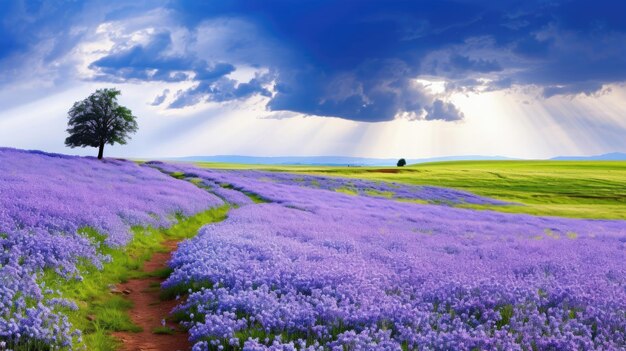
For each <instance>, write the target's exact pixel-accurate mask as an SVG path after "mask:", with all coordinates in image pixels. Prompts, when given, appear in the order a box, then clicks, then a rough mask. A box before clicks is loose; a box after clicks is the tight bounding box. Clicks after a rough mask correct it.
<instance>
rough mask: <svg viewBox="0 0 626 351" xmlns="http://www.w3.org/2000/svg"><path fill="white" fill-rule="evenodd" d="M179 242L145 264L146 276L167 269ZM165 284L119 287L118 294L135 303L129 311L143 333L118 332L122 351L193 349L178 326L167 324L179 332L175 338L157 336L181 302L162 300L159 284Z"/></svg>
mask: <svg viewBox="0 0 626 351" xmlns="http://www.w3.org/2000/svg"><path fill="white" fill-rule="evenodd" d="M177 244H178V242H176V241H168V242H166V243H165V245H164V246H165V247H166V248H167V249H168V252H165V253H160V252H157V253H155V254H154V255H153V256H152V258H151V259H150V260H149V261H147V262H146V263H145V264H144V267H143V269H144V271H145V272H154V271H156V270H159V269H163V268H165V267H167V261H168V260H169V259H170V256H171V252H172V251H174V250H175V249H176V246H177ZM162 281H163V279H161V278H154V277H149V278H142V279H132V280H129V281H128V282H126V283H123V284H118V285H117V290H118V291H120V292H122V293H123V294H125V295H126V298H127V299H129V300H130V301H132V302H133V308H132V309H131V310H130V311H129V314H130V317H131V319H132V321H133V322H134V323H135V324H137V325H138V326H140V327H141V328H142V329H143V331H142V332H139V333H133V332H116V333H113V335H114V336H115V337H116V338H118V339H119V340H120V341H121V342H122V346H121V348H120V350H124V351H176V350H180V351H186V350H189V349H191V346H190V344H189V342H188V341H187V336H188V334H187V332H185V331H182V330H180V327H179V325H178V324H177V323H173V322H169V321H168V322H167V324H166V326H168V327H170V328H172V329H173V330H175V332H174V333H173V334H171V335H170V334H154V333H153V330H154V328H157V327H161V321H162V320H163V319H165V318H167V316H168V315H169V313H170V312H171V311H172V309H173V308H174V306H176V305H177V303H178V302H180V301H175V300H171V301H162V300H161V299H160V298H159V293H160V289H159V288H158V287H157V286H156V284H160V283H161V282H162Z"/></svg>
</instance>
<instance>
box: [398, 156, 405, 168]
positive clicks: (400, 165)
mask: <svg viewBox="0 0 626 351" xmlns="http://www.w3.org/2000/svg"><path fill="white" fill-rule="evenodd" d="M396 166H398V167H404V166H406V160H405V159H403V158H401V159H399V160H398V163H396Z"/></svg>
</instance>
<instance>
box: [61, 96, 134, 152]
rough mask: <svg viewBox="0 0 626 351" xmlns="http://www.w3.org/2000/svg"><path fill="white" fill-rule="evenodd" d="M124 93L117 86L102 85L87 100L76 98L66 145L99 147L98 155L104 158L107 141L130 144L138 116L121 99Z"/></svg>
mask: <svg viewBox="0 0 626 351" xmlns="http://www.w3.org/2000/svg"><path fill="white" fill-rule="evenodd" d="M120 94H121V92H120V91H119V90H117V89H98V90H96V92H95V93H93V94H91V95H89V97H88V98H86V99H85V100H82V101H77V102H75V103H74V106H72V108H71V109H70V111H69V112H68V116H69V121H68V123H67V125H68V128H67V132H68V133H69V134H70V136H69V137H67V138H66V139H65V145H67V146H69V147H72V148H74V147H77V146H80V147H86V146H91V147H97V148H98V159H102V155H103V152H104V145H105V144H110V145H113V144H115V143H118V144H122V145H124V144H126V142H127V140H128V139H129V138H130V137H129V134H131V133H135V132H136V131H137V121H135V119H136V118H137V117H135V116H133V113H132V112H131V111H130V110H129V109H128V108H126V107H124V106H120V105H119V104H118V103H117V97H118V95H120Z"/></svg>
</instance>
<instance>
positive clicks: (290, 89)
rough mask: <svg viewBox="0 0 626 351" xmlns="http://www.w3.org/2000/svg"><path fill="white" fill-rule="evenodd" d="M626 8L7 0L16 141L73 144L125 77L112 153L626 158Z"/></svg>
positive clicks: (1, 7) (461, 2)
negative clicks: (73, 115)
mask: <svg viewBox="0 0 626 351" xmlns="http://www.w3.org/2000/svg"><path fill="white" fill-rule="evenodd" d="M624 14H626V1H621V0H613V1H606V0H595V1H587V0H523V1H516V0H510V1H492V0H445V1H439V0H429V1H425V0H424V1H420V0H415V1H400V0H397V1H384V0H380V1H370V0H344V1H326V0H316V1H311V0H301V1H291V0H257V1H252V0H250V1H236V0H233V1H141V0H139V1H132V2H129V1H112V0H107V1H61V0H57V1H0V146H8V147H17V148H24V149H39V150H44V151H50V152H60V153H69V154H80V155H91V154H95V153H96V150H95V149H91V148H87V149H80V148H77V149H70V148H67V147H66V146H65V145H64V140H65V137H66V134H67V133H66V128H67V119H68V117H67V112H68V110H69V109H70V108H71V106H72V104H73V103H74V102H75V101H79V100H82V99H84V98H86V97H87V96H88V95H89V94H91V93H93V92H94V91H95V90H96V89H100V88H113V87H115V88H117V89H120V90H121V91H122V95H121V96H120V98H119V101H120V103H121V104H122V105H124V106H126V107H128V108H130V109H131V110H132V111H133V114H134V115H136V116H137V117H138V123H139V131H138V132H137V133H136V134H135V135H133V136H132V139H131V140H130V141H129V143H128V144H127V145H123V146H113V147H110V146H107V148H105V156H119V157H142V158H143V157H145V158H150V157H175V156H191V155H235V154H237V155H251V156H322V155H341V156H361V157H391V158H395V157H406V158H425V157H437V156H453V155H485V156H494V155H503V156H509V157H518V158H548V157H553V156H558V155H594V154H601V153H608V152H626V84H625V82H626V21H624V19H623V17H624Z"/></svg>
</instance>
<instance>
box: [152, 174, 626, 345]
mask: <svg viewBox="0 0 626 351" xmlns="http://www.w3.org/2000/svg"><path fill="white" fill-rule="evenodd" d="M181 167H184V166H178V165H173V166H172V165H160V168H162V169H166V168H168V169H169V170H170V171H178V172H180V171H181ZM184 173H185V175H186V176H188V177H193V178H200V179H202V180H203V181H206V182H211V183H215V184H229V185H230V186H231V187H232V188H234V189H238V190H240V191H244V192H249V193H254V194H256V195H257V196H259V197H261V198H264V199H266V200H269V201H271V202H272V203H265V204H255V205H247V206H242V207H240V208H238V209H236V210H233V211H231V213H230V215H229V217H228V219H227V220H225V221H224V222H221V223H217V224H211V225H208V226H205V227H204V228H202V229H201V230H200V232H199V234H198V235H197V237H195V238H193V239H190V240H188V241H185V242H183V243H182V244H181V245H180V246H179V249H178V250H177V251H176V252H175V253H174V255H173V258H172V260H171V262H170V265H171V267H172V268H173V270H174V271H173V273H172V275H171V276H170V277H169V279H168V280H167V281H166V282H165V283H164V287H165V288H172V287H176V286H188V287H192V289H190V293H189V295H188V296H187V298H186V299H185V300H184V302H183V303H182V304H181V305H179V306H178V307H177V309H178V311H179V312H182V313H184V314H186V315H187V321H186V322H184V323H185V325H186V326H187V327H189V332H190V339H191V341H193V342H194V343H195V345H194V350H197V351H200V350H222V349H244V350H402V349H409V350H413V349H419V350H442V349H445V350H474V349H480V350H533V349H539V350H544V349H558V350H566V349H568V350H573V349H580V350H586V349H598V350H618V349H624V347H626V289H625V287H626V266H625V265H624V259H625V258H626V222H623V221H600V220H575V219H564V218H551V217H534V216H528V215H516V214H505V213H497V212H490V211H472V210H466V209H458V208H453V207H447V206H433V205H423V204H413V203H404V202H398V201H390V200H389V199H385V198H376V197H367V196H359V197H354V196H348V195H345V194H341V193H337V192H333V191H325V190H320V189H315V188H314V187H309V186H301V184H299V183H298V182H295V183H292V182H287V181H283V180H272V179H273V178H278V179H282V177H283V175H281V174H278V173H276V174H275V173H265V174H264V175H263V177H258V176H248V175H246V174H247V173H251V172H242V171H213V170H200V169H191V168H190V167H185V170H184ZM266 178H270V179H266ZM333 181H334V180H333ZM320 183H322V182H320Z"/></svg>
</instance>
